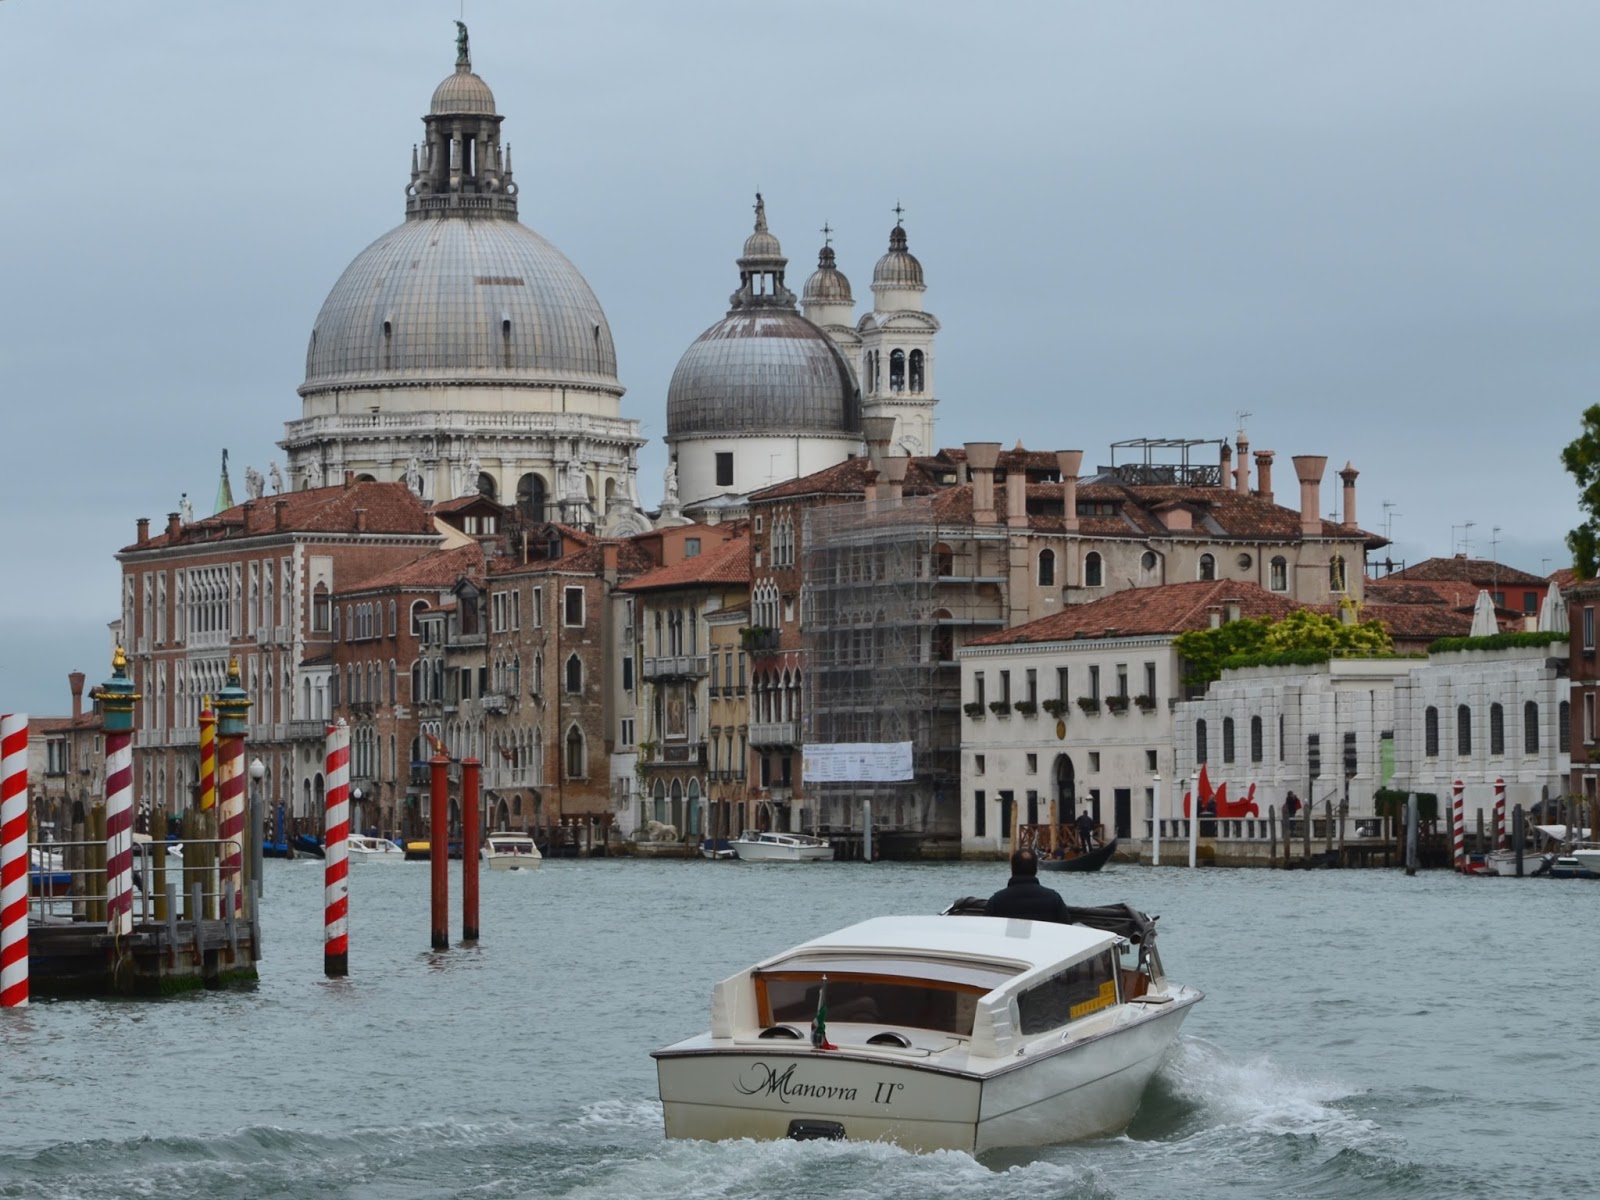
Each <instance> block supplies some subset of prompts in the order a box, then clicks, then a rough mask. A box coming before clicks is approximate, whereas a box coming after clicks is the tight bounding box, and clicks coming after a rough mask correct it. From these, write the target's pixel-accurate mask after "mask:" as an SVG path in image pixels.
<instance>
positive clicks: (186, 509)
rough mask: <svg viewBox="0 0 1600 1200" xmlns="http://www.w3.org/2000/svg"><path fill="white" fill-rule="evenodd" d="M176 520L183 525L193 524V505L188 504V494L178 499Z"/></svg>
mask: <svg viewBox="0 0 1600 1200" xmlns="http://www.w3.org/2000/svg"><path fill="white" fill-rule="evenodd" d="M178 519H179V520H181V521H182V522H183V523H184V524H185V525H193V524H194V505H193V504H190V503H189V493H188V492H185V493H183V495H181V496H179V497H178Z"/></svg>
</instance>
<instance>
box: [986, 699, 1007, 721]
mask: <svg viewBox="0 0 1600 1200" xmlns="http://www.w3.org/2000/svg"><path fill="white" fill-rule="evenodd" d="M989 711H990V712H992V713H993V714H994V715H995V716H997V717H1004V716H1009V715H1010V713H1011V705H1009V704H1007V703H1006V702H1005V701H1004V700H991V701H989Z"/></svg>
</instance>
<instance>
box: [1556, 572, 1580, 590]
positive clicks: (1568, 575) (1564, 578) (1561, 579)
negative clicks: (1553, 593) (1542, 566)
mask: <svg viewBox="0 0 1600 1200" xmlns="http://www.w3.org/2000/svg"><path fill="white" fill-rule="evenodd" d="M1577 582H1578V573H1577V572H1576V571H1574V570H1573V569H1572V568H1571V567H1557V568H1556V569H1555V570H1554V571H1551V572H1550V586H1551V587H1553V588H1560V589H1561V590H1562V591H1566V590H1567V589H1568V588H1569V587H1571V586H1572V585H1573V584H1575V583H1577Z"/></svg>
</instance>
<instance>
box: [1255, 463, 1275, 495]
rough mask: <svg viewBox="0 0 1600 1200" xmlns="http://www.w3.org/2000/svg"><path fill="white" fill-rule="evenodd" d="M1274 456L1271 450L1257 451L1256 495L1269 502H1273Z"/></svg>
mask: <svg viewBox="0 0 1600 1200" xmlns="http://www.w3.org/2000/svg"><path fill="white" fill-rule="evenodd" d="M1272 457H1273V451H1271V450H1257V451H1256V495H1258V496H1260V497H1261V498H1262V499H1263V500H1265V501H1266V502H1267V503H1268V504H1270V503H1272Z"/></svg>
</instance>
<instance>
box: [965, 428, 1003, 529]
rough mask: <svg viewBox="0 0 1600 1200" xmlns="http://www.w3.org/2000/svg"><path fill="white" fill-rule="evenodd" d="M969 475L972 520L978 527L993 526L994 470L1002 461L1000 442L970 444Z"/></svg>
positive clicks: (968, 452)
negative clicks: (970, 481)
mask: <svg viewBox="0 0 1600 1200" xmlns="http://www.w3.org/2000/svg"><path fill="white" fill-rule="evenodd" d="M965 449H966V452H967V475H968V477H969V478H970V479H971V480H972V520H973V523H974V524H977V525H993V524H994V523H995V511H994V468H995V464H996V463H998V462H999V461H1000V443H999V442H968V443H966V446H965Z"/></svg>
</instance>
